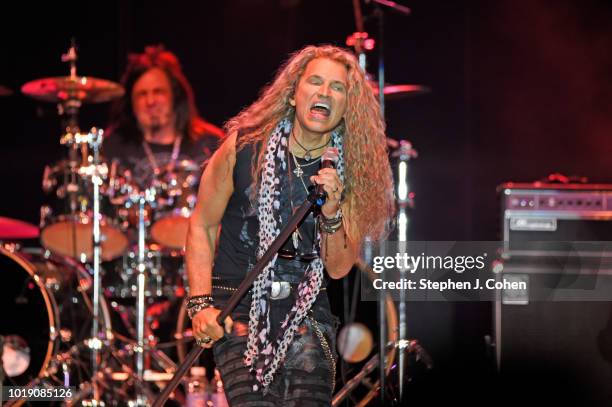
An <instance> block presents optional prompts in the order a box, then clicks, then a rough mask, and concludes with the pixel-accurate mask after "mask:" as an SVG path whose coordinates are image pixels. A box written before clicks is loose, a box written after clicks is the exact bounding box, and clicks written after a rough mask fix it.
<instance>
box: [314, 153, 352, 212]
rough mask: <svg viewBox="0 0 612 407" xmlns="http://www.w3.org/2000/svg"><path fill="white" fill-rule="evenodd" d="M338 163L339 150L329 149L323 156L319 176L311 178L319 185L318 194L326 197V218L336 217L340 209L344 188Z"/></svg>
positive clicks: (322, 210) (323, 206) (323, 207)
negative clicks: (337, 168) (338, 171)
mask: <svg viewBox="0 0 612 407" xmlns="http://www.w3.org/2000/svg"><path fill="white" fill-rule="evenodd" d="M337 162H338V149H337V148H336V147H327V148H326V149H325V151H324V152H323V155H322V156H321V169H320V170H319V172H318V173H317V175H313V176H312V177H310V181H311V182H314V183H316V184H317V194H318V195H320V196H326V198H325V203H324V204H323V205H322V206H321V213H322V214H323V216H325V217H326V218H333V217H335V216H336V213H337V212H338V209H339V208H340V200H341V198H342V191H343V190H344V186H343V185H342V183H341V182H340V178H339V177H338V173H337V172H336V168H335V166H336V163H337Z"/></svg>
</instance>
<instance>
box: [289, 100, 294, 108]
mask: <svg viewBox="0 0 612 407" xmlns="http://www.w3.org/2000/svg"><path fill="white" fill-rule="evenodd" d="M289 104H290V105H291V106H293V107H295V99H293V98H291V99H289Z"/></svg>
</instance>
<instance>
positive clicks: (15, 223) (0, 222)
mask: <svg viewBox="0 0 612 407" xmlns="http://www.w3.org/2000/svg"><path fill="white" fill-rule="evenodd" d="M37 237H38V228H37V227H36V226H34V225H31V224H29V223H27V222H24V221H21V220H17V219H11V218H5V217H3V216H0V240H10V239H34V238H37Z"/></svg>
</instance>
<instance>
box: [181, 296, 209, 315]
mask: <svg viewBox="0 0 612 407" xmlns="http://www.w3.org/2000/svg"><path fill="white" fill-rule="evenodd" d="M186 306H187V315H188V316H189V319H193V317H194V316H195V314H197V313H198V312H200V311H202V310H203V309H205V308H210V307H214V300H213V297H212V295H194V296H192V297H189V298H187V305H186Z"/></svg>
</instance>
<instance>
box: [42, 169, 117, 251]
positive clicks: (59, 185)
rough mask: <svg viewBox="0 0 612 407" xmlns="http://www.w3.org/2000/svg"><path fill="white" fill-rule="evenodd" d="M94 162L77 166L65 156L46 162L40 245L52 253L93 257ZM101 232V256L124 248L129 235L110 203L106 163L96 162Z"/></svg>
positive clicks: (114, 207) (115, 209)
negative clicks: (45, 200) (44, 202)
mask: <svg viewBox="0 0 612 407" xmlns="http://www.w3.org/2000/svg"><path fill="white" fill-rule="evenodd" d="M94 170H95V168H94V166H93V165H81V166H76V165H74V164H71V163H70V162H69V161H68V160H64V161H60V162H59V163H57V164H55V165H54V166H52V167H49V166H47V167H46V168H45V173H44V176H43V191H44V192H45V193H46V194H47V203H46V204H45V205H43V206H42V208H41V217H40V218H41V219H40V227H41V229H42V231H41V234H40V237H41V243H42V245H43V246H44V247H45V248H47V249H49V250H51V251H52V252H54V253H57V254H60V255H63V256H70V257H73V258H76V259H80V260H81V261H83V262H86V261H90V260H91V259H92V257H93V181H92V175H93V171H94ZM98 171H99V173H100V175H101V178H102V179H103V182H102V185H100V201H101V202H100V214H101V218H100V232H101V244H102V259H103V260H110V259H114V258H116V257H118V256H120V255H121V254H123V253H124V252H125V250H126V249H127V247H128V239H127V237H126V236H125V234H124V231H123V228H122V226H121V224H120V223H119V221H118V220H117V206H115V205H112V204H111V203H110V200H109V197H108V195H109V194H108V193H109V187H108V184H107V183H106V182H105V181H104V180H106V179H108V178H109V177H108V172H109V171H108V167H107V165H106V164H105V163H103V164H99V168H98Z"/></svg>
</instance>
